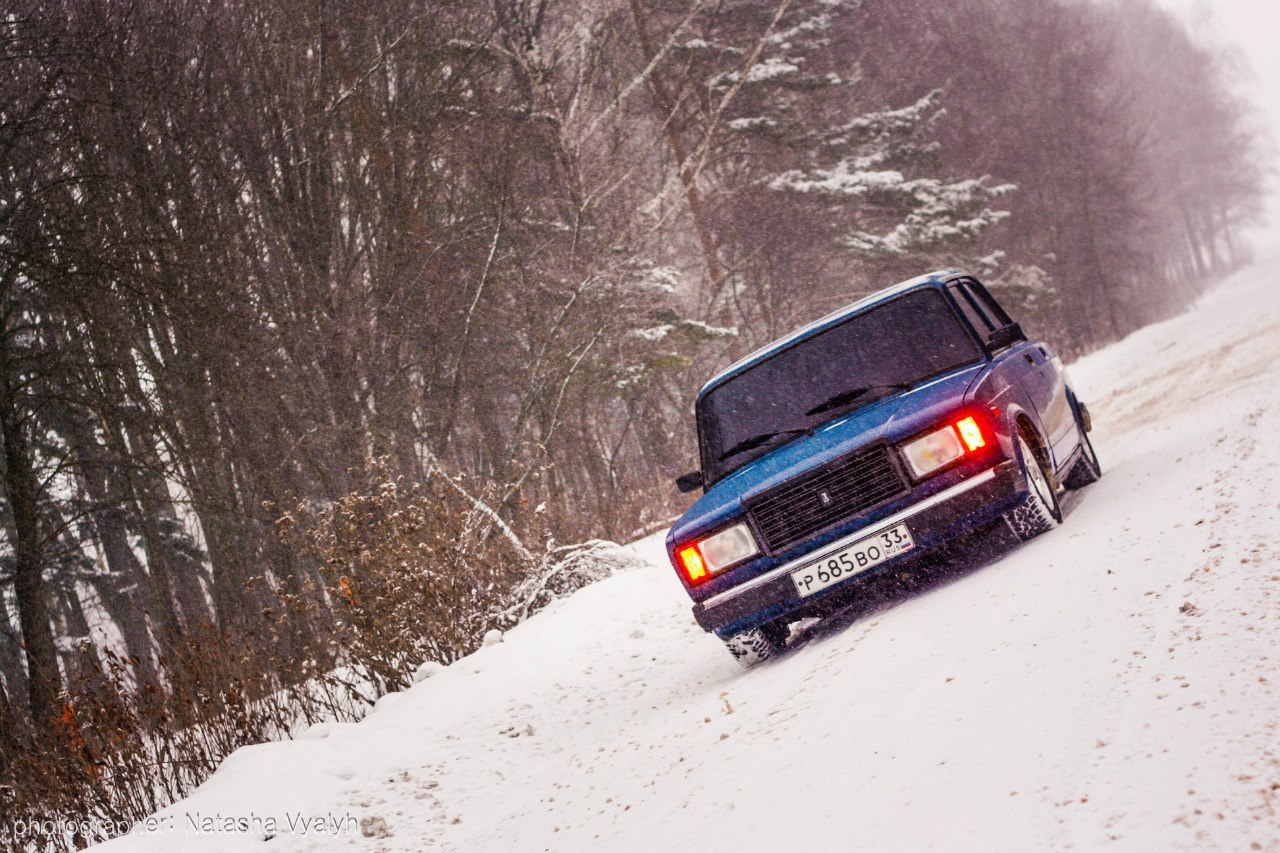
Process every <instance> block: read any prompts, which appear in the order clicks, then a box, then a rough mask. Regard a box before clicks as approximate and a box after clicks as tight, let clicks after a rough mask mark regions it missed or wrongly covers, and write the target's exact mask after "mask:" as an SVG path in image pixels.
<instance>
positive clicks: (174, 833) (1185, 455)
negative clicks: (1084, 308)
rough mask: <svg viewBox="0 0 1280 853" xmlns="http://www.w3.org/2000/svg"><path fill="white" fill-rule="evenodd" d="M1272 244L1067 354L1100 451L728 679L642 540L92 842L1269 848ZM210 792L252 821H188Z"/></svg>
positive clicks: (1279, 795) (1276, 671)
mask: <svg viewBox="0 0 1280 853" xmlns="http://www.w3.org/2000/svg"><path fill="white" fill-rule="evenodd" d="M1272 258H1273V259H1275V256H1274V255H1273V256H1272ZM1275 269H1276V268H1275V267H1274V266H1269V265H1259V266H1258V267H1256V268H1254V269H1252V270H1249V271H1246V272H1245V273H1243V274H1240V275H1237V276H1235V277H1234V278H1233V279H1232V280H1231V281H1229V282H1227V283H1226V284H1225V285H1223V286H1222V287H1220V288H1218V289H1217V290H1215V291H1214V292H1213V293H1211V294H1209V295H1208V296H1207V297H1205V298H1204V299H1203V300H1202V301H1201V303H1200V304H1199V305H1198V306H1197V307H1196V308H1195V309H1194V310H1193V311H1192V312H1189V313H1188V314H1185V315H1183V316H1180V317H1178V318H1175V319H1173V320H1171V321H1169V322H1166V323H1163V324H1161V325H1159V326H1154V327H1151V328H1148V329H1145V330H1143V331H1141V332H1139V333H1137V334H1135V335H1133V336H1131V337H1130V338H1128V339H1126V340H1124V341H1122V342H1120V343H1119V344H1117V345H1115V346H1112V347H1109V348H1108V349H1106V350H1104V351H1101V352H1099V353H1096V354H1095V355H1093V356H1090V357H1089V358H1087V359H1085V360H1083V361H1082V362H1080V363H1078V364H1076V365H1075V366H1073V367H1072V368H1071V369H1070V372H1071V374H1072V377H1073V379H1074V381H1075V383H1076V385H1077V387H1078V389H1079V390H1080V393H1081V396H1082V398H1083V399H1085V400H1087V401H1088V402H1089V403H1090V406H1091V408H1092V410H1093V412H1094V420H1095V423H1096V424H1097V428H1096V432H1095V445H1096V447H1097V449H1098V453H1099V456H1100V457H1101V459H1102V461H1103V465H1104V466H1105V467H1106V469H1107V473H1106V475H1105V476H1104V478H1103V480H1102V481H1101V482H1100V483H1098V484H1097V485H1095V486H1092V487H1090V488H1089V489H1088V490H1086V491H1085V492H1083V493H1082V494H1080V495H1079V496H1078V497H1077V498H1076V499H1075V500H1073V501H1071V502H1069V503H1068V506H1067V508H1068V511H1069V514H1068V518H1067V521H1066V524H1065V525H1064V526H1063V527H1062V528H1060V529H1058V530H1056V531H1054V532H1052V533H1050V534H1049V535H1047V536H1045V537H1042V538H1040V539H1038V540H1036V541H1034V542H1033V543H1031V544H1029V545H1027V546H1026V547H1024V548H1022V549H1021V550H1019V551H1017V552H1015V553H1013V554H1011V555H1009V556H1007V557H1005V558H1004V559H1001V560H999V561H998V562H994V563H992V564H991V565H988V566H986V567H985V568H981V569H980V570H977V571H963V570H953V571H950V572H949V573H943V574H942V575H941V577H940V579H935V580H932V581H927V582H922V583H917V584H916V585H915V587H914V591H904V592H903V593H901V594H899V595H897V596H888V597H885V598H884V599H883V600H881V601H879V602H878V603H877V604H876V605H875V607H873V608H872V609H871V610H870V612H865V613H863V614H860V615H858V616H850V617H847V618H845V619H842V620H837V622H836V624H834V625H828V626H823V627H822V628H821V629H820V630H818V631H811V632H810V635H809V637H808V639H807V642H804V644H803V645H802V646H801V647H800V648H799V649H798V650H796V651H795V652H794V653H792V654H790V655H788V656H787V657H785V658H783V659H781V660H779V661H777V662H774V663H770V664H768V665H765V666H763V667H760V668H759V669H756V670H754V671H751V672H745V673H744V672H742V671H740V670H739V669H738V667H737V665H736V664H735V663H734V662H733V661H732V660H731V659H730V657H729V655H728V654H727V653H726V652H725V651H724V650H723V648H722V647H721V645H720V643H719V641H717V640H716V639H715V638H714V637H710V636H708V635H705V634H703V633H702V631H701V630H699V629H698V628H697V627H696V626H695V625H694V624H693V621H692V619H691V618H690V615H689V605H688V601H687V600H686V598H685V595H684V593H683V592H682V590H681V588H680V586H679V584H678V583H677V582H676V581H675V579H674V577H673V575H672V573H671V570H670V568H669V567H668V566H667V565H666V564H665V560H664V558H663V555H662V552H661V544H660V540H661V537H660V536H655V537H653V538H651V539H648V540H645V541H644V542H641V543H639V544H638V545H637V546H636V547H637V548H638V549H640V551H642V552H643V554H644V556H645V557H646V558H647V559H648V561H649V562H650V565H646V566H645V567H643V568H640V569H637V570H634V571H631V572H627V573H623V574H620V575H617V576H615V577H613V578H611V579H609V580H606V581H603V582H601V583H598V584H596V585H594V586H592V587H590V588H588V589H585V590H583V591H581V592H579V593H578V594H576V595H574V596H572V597H571V598H570V599H568V600H566V601H562V602H559V603H558V604H557V605H555V606H553V607H552V608H551V609H549V610H548V611H545V612H543V613H541V614H539V615H537V616H535V617H534V618H532V619H530V620H529V621H528V622H527V623H525V624H523V625H521V626H520V627H519V628H517V629H515V630H514V631H512V632H510V633H509V634H508V636H507V638H506V641H505V642H504V643H502V644H499V645H495V646H491V647H488V648H485V649H483V650H481V651H480V652H478V653H476V654H475V655H472V656H471V657H469V658H467V659H465V660H463V661H461V662H459V663H457V664H455V665H454V666H451V667H449V668H448V669H446V670H444V671H442V672H441V673H440V674H438V675H436V676H434V677H432V678H431V679H429V680H427V681H425V682H423V683H422V684H420V685H418V686H417V687H415V688H413V689H412V690H409V691H407V692H406V693H402V694H395V695H392V696H389V697H387V698H385V699H384V700H383V701H382V702H380V703H379V706H378V708H377V709H376V710H375V712H374V713H373V714H372V715H371V716H370V717H369V718H368V719H367V720H366V721H364V722H362V723H360V724H356V725H330V726H321V727H317V728H315V729H312V730H311V731H310V732H308V733H307V734H306V735H305V736H304V737H303V738H301V739H300V740H297V741H294V742H287V743H273V744H264V745H261V746H254V747H249V748H246V749H243V750H240V751H239V752H237V753H236V754H234V755H233V756H231V758H229V759H228V760H227V761H226V762H225V764H224V765H223V766H222V768H221V769H220V770H219V771H218V772H217V774H216V775H214V776H213V778H211V779H210V780H209V781H208V782H207V783H206V784H205V785H204V786H202V787H201V788H200V790H199V791H198V792H197V793H196V794H195V795H194V796H193V797H191V798H190V799H188V800H186V801H184V802H182V803H179V804H177V805H175V806H173V807H171V808H170V809H168V810H167V811H166V812H164V813H162V817H163V818H164V820H162V822H161V829H160V831H159V832H157V833H155V834H152V835H142V834H134V835H132V836H129V837H128V838H125V839H121V840H119V841H116V842H113V843H112V844H110V845H108V849H109V850H111V851H112V853H124V851H144V850H155V851H169V850H177V849H181V850H271V851H294V850H328V849H335V850H337V849H342V850H347V849H369V850H406V851H408V850H423V849H442V850H457V851H476V850H481V851H483V850H544V849H546V850H566V851H568V850H592V851H599V850H610V851H613V850H635V851H654V850H699V851H720V850H748V851H750V850H762V851H763V850H779V849H799V848H804V849H812V850H844V849H854V848H862V849H869V850H876V851H888V850H921V849H937V850H966V851H967V850H972V851H1000V850H1009V851H1026V850H1033V849H1053V850H1064V849H1070V848H1074V849H1081V850H1094V849H1100V848H1107V849H1116V850H1157V849H1217V850H1248V849H1250V848H1251V847H1253V848H1254V849H1266V850H1276V849H1280V817H1278V816H1277V813H1276V810H1277V806H1278V805H1280V728H1278V726H1280V607H1278V605H1280V521H1278V520H1277V518H1278V513H1280V476H1278V472H1280V441H1277V440H1276V436H1277V435H1280V367H1278V365H1280V273H1277V272H1276V271H1275ZM297 814H302V815H304V816H307V817H311V816H321V817H323V816H332V817H334V818H335V819H337V820H338V821H339V822H340V826H339V830H340V833H339V835H338V836H337V837H332V836H330V837H326V836H323V835H317V834H315V828H314V826H312V827H311V828H310V829H309V830H308V831H306V832H303V831H302V829H301V827H294V828H293V829H292V831H291V827H290V825H289V819H290V816H291V815H293V816H296V815H297ZM348 816H350V817H351V818H353V820H350V821H344V820H343V819H344V818H346V817H348ZM215 817H217V818H220V819H222V820H225V819H228V818H243V819H249V820H255V819H256V822H253V823H251V826H250V829H251V830H252V832H251V833H250V834H248V835H235V834H231V835H227V834H220V833H214V834H209V833H205V834H201V833H198V832H196V831H195V830H194V829H193V828H192V822H193V819H194V821H195V823H196V824H197V825H198V824H199V822H200V821H201V820H202V819H210V818H215ZM268 819H274V820H276V821H277V822H278V824H279V825H278V826H277V827H276V837H274V838H273V839H272V840H270V841H269V842H268V843H267V844H266V845H265V846H264V845H263V844H262V841H261V839H262V838H263V834H262V833H260V832H258V831H257V830H259V829H260V828H262V827H264V826H265V827H266V828H267V829H270V827H269V825H268V824H267V823H266V821H267V820H268ZM295 819H296V818H295ZM362 820H363V821H364V825H365V827H366V829H367V831H368V832H370V833H372V834H373V837H366V836H365V835H364V834H363V833H362V832H361V831H360V829H358V828H355V829H354V832H352V829H353V827H358V825H359V822H360V821H362ZM205 828H206V829H210V828H213V827H210V825H209V824H206V825H205Z"/></svg>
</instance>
